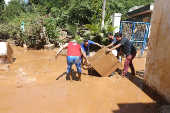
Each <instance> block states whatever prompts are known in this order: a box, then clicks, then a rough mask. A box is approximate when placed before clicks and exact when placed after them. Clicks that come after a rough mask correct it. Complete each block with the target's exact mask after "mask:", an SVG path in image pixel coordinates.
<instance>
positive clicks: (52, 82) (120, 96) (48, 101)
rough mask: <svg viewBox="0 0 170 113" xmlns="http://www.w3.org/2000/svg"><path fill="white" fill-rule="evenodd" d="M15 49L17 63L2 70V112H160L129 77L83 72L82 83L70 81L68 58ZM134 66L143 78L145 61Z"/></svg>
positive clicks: (0, 79) (50, 52)
mask: <svg viewBox="0 0 170 113" xmlns="http://www.w3.org/2000/svg"><path fill="white" fill-rule="evenodd" d="M12 48H13V50H14V58H16V59H14V60H15V62H14V63H13V64H11V65H9V70H8V71H5V70H4V71H3V70H1V71H0V101H1V102H0V113H156V112H155V110H156V106H157V104H156V102H155V101H154V100H153V99H151V98H150V97H149V96H148V95H147V94H146V93H145V92H143V91H142V90H141V88H140V87H139V86H140V85H136V83H135V82H132V81H131V80H129V79H127V78H122V77H120V76H119V75H118V74H116V75H115V76H113V77H96V76H90V75H88V73H87V71H86V70H83V74H82V81H81V82H80V81H76V80H73V81H68V80H66V75H65V72H66V58H65V57H64V56H59V57H57V58H55V57H54V56H55V51H54V50H48V51H47V50H39V51H36V50H24V49H23V48H20V47H15V46H14V47H12ZM134 63H135V67H136V70H137V74H138V75H137V76H139V78H140V77H141V79H142V78H143V71H144V64H145V58H136V59H135V60H134ZM74 69H75V67H74ZM139 84H140V83H139Z"/></svg>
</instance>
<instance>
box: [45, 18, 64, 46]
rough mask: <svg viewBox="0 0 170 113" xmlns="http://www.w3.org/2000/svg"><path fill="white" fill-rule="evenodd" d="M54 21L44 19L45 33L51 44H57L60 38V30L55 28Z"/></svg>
mask: <svg viewBox="0 0 170 113" xmlns="http://www.w3.org/2000/svg"><path fill="white" fill-rule="evenodd" d="M56 22H57V21H56V19H55V18H53V17H51V18H47V19H45V22H44V23H45V24H44V25H45V27H46V33H47V36H48V38H49V41H50V42H51V43H53V44H57V43H58V41H59V38H58V37H59V36H60V31H61V30H60V28H59V27H58V26H57V23H56Z"/></svg>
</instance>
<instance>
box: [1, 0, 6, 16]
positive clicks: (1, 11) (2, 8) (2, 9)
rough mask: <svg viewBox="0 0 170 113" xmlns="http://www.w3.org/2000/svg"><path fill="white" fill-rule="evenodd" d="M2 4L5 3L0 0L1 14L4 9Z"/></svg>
mask: <svg viewBox="0 0 170 113" xmlns="http://www.w3.org/2000/svg"><path fill="white" fill-rule="evenodd" d="M4 5H5V1H4V0H0V15H1V14H2V11H3V10H4Z"/></svg>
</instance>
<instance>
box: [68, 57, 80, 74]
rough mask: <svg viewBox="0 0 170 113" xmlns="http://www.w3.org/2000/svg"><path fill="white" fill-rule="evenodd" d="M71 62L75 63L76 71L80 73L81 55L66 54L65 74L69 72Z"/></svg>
mask: <svg viewBox="0 0 170 113" xmlns="http://www.w3.org/2000/svg"><path fill="white" fill-rule="evenodd" d="M73 64H75V65H76V68H77V72H78V73H81V56H67V74H69V73H70V72H71V69H72V65H73Z"/></svg>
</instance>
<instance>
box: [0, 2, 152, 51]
mask: <svg viewBox="0 0 170 113" xmlns="http://www.w3.org/2000/svg"><path fill="white" fill-rule="evenodd" d="M19 1H20V0H12V1H11V2H10V3H9V4H8V5H7V6H6V7H4V0H0V23H3V24H0V35H1V34H7V35H9V36H10V37H12V38H13V39H15V40H16V42H17V43H18V45H21V46H22V45H23V44H24V43H25V44H27V46H28V47H32V48H41V47H43V45H44V44H46V38H45V37H41V35H40V34H41V33H42V26H45V27H46V35H47V37H48V39H49V41H50V42H51V43H54V44H56V45H57V44H58V42H60V41H61V40H60V39H59V37H60V35H61V34H60V31H61V29H64V30H66V31H68V35H71V36H72V37H74V38H75V39H76V40H78V42H81V41H82V38H89V39H91V40H94V41H96V42H99V43H103V44H105V42H106V41H107V40H106V39H107V38H106V34H107V33H108V32H112V31H114V30H115V28H113V27H112V26H111V25H112V24H111V20H110V16H111V15H112V14H113V13H122V14H123V19H126V13H127V12H128V10H129V8H131V7H133V6H136V5H137V6H138V5H146V4H149V3H151V2H153V0H107V2H106V16H105V26H104V29H102V30H101V28H100V25H101V18H102V5H103V0H29V4H28V5H24V4H21V3H20V2H19ZM22 21H24V23H25V32H24V33H23V32H20V25H21V22H22ZM84 25H85V27H84ZM79 28H86V29H88V30H84V31H81V30H80V29H79ZM81 34H83V35H81Z"/></svg>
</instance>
